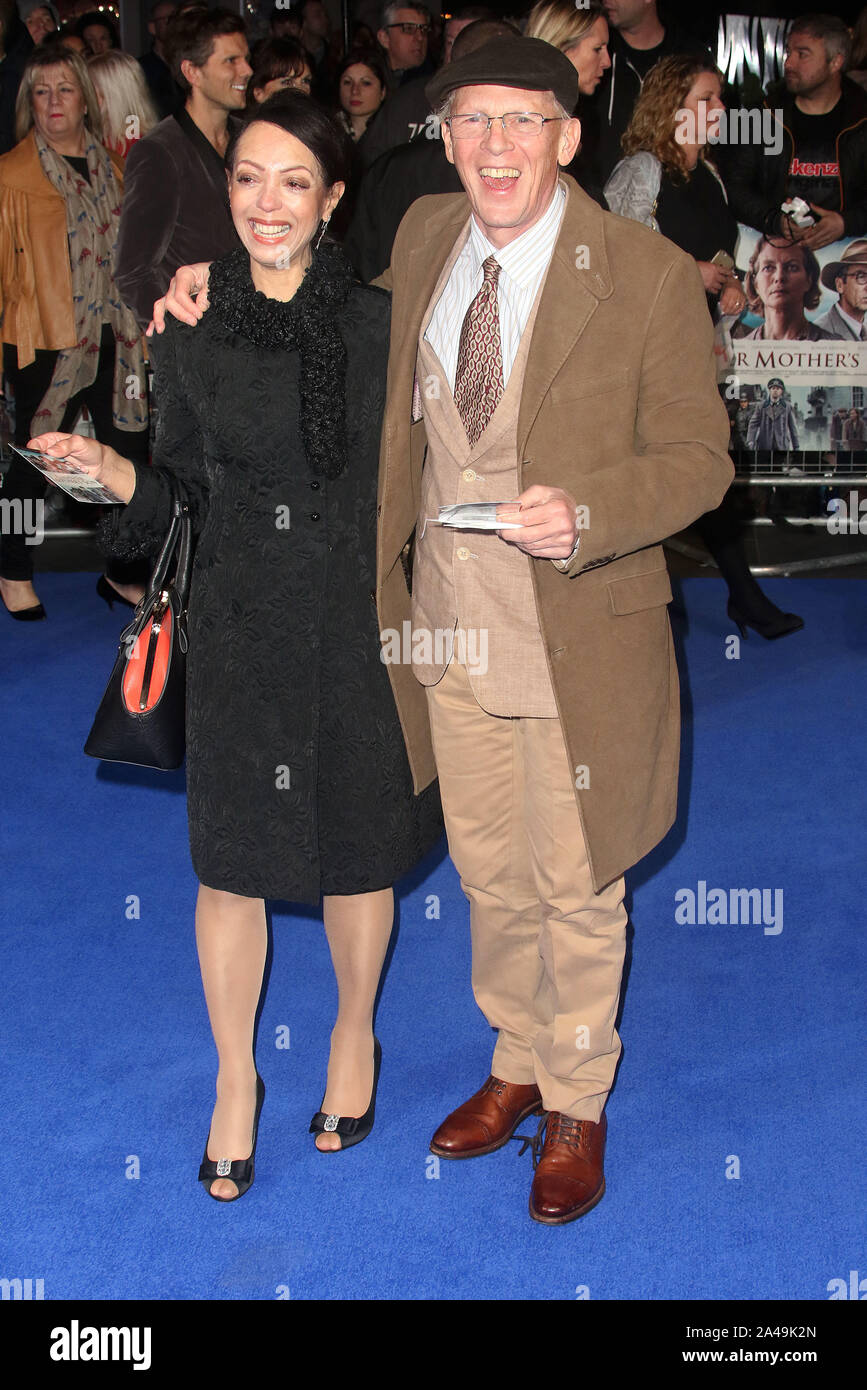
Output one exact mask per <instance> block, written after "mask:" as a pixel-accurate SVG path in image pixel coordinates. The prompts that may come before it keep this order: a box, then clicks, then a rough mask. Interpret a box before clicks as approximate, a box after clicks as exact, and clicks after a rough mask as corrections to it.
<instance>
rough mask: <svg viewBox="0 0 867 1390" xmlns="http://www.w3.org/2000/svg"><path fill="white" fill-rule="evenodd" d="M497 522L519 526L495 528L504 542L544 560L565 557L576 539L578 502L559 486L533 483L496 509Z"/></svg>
mask: <svg viewBox="0 0 867 1390" xmlns="http://www.w3.org/2000/svg"><path fill="white" fill-rule="evenodd" d="M497 519H498V520H500V521H519V522H520V529H517V528H516V529H515V530H511V529H510V530H508V531H498V532H497V535H498V536H499V537H500V539H501V540H504V541H506V542H507V544H508V545H515V546H517V547H518V549H519V550H524V551H526V553H527V554H528V555H534V556H536V557H537V558H539V559H545V560H565V559H567V557H568V556H569V555H571V554H572V551H573V550H574V549H575V542H576V540H577V538H578V505H577V503H576V501H575V499H574V497H570V495H569V493H568V492H564V491H563V489H562V488H559V487H543V486H541V485H540V484H539V483H534V484H533V486H532V487H528V488H527V489H526V490H525V491H524V492H522V493H521V495H520V497H517V498H516V499H515V501H514V502H504V503H503V504H502V506H500V507H498V508H497Z"/></svg>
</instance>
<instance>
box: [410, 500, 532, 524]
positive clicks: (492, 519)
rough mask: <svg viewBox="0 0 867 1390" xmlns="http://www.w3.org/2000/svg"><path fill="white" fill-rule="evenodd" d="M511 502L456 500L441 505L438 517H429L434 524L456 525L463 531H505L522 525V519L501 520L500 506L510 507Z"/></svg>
mask: <svg viewBox="0 0 867 1390" xmlns="http://www.w3.org/2000/svg"><path fill="white" fill-rule="evenodd" d="M512 505H513V504H512V503H511V502H456V503H454V505H453V506H451V507H440V514H439V516H438V517H429V518H428V520H429V521H431V522H432V523H433V525H434V526H454V527H455V528H456V529H457V530H461V531H505V530H513V529H514V528H515V527H520V526H521V522H520V521H499V520H498V519H497V508H498V507H510V506H512Z"/></svg>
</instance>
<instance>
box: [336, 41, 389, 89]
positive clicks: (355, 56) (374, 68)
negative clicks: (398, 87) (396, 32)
mask: <svg viewBox="0 0 867 1390" xmlns="http://www.w3.org/2000/svg"><path fill="white" fill-rule="evenodd" d="M356 63H363V64H364V66H365V67H366V68H370V71H371V72H372V73H373V74H374V76H375V77H378V78H379V81H380V85H381V86H382V90H383V91H385V90H386V88H387V87H388V76H387V74H386V71H385V61H384V59H383V57H382V49H380V50H379V52H378V53H377V52H376V50H375V49H373V48H353V49H351V50H350V52H349V53H347V55H346V57H345V58H344V59H343V61H342V63H341V64H340V67H339V68H338V69H337V76H336V77H335V79H334V81H335V84H336V87H335V90H336V92H337V99H338V102H339V100H340V79H341V78H342V76H343V74H344V73H345V72H346V69H347V68H351V67H354V66H355V64H356Z"/></svg>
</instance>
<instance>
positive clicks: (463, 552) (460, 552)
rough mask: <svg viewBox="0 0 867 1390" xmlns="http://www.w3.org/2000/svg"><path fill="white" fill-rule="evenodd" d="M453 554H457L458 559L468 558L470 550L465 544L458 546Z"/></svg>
mask: <svg viewBox="0 0 867 1390" xmlns="http://www.w3.org/2000/svg"><path fill="white" fill-rule="evenodd" d="M455 554H456V555H457V557H458V559H459V560H468V559H469V558H470V552H469V551H468V550H467V547H466V546H465V545H461V546H458V548H457V550H456V551H455Z"/></svg>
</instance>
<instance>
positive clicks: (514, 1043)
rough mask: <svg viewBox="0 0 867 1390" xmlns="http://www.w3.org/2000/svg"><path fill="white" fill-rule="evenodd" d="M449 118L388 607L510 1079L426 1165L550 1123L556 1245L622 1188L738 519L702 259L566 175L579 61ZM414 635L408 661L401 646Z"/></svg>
mask: <svg viewBox="0 0 867 1390" xmlns="http://www.w3.org/2000/svg"><path fill="white" fill-rule="evenodd" d="M428 95H429V97H430V99H431V103H432V105H434V106H436V105H439V106H440V108H441V112H442V116H443V138H444V141H445V148H446V153H447V155H448V157H449V159H450V160H451V161H452V162H453V163H454V164H455V166H456V168H457V171H458V173H459V175H460V178H461V182H462V183H463V185H464V187H465V189H466V196H463V195H460V194H457V195H453V194H446V195H442V196H436V197H426V198H421V199H419V200H418V201H417V202H416V203H415V204H414V205H413V206H412V207H411V208H410V210H409V212H408V213H407V214H406V216H405V217H404V219H403V222H402V223H401V226H400V229H399V231H398V234H397V238H396V240H395V245H394V250H393V254H392V261H391V266H390V268H389V270H388V272H386V274H385V276H383V277H382V279H381V280H380V281H379V282H378V283H380V284H382V285H384V286H385V287H387V288H390V289H391V291H392V329H391V356H390V363H389V379H388V400H387V406H386V418H385V427H384V431H383V443H382V455H381V463H380V492H379V548H378V583H377V602H378V605H379V617H380V623H381V629H382V633H383V639H384V644H385V645H384V657H385V658H386V659H387V660H388V663H389V671H390V674H391V680H392V686H393V690H394V694H395V698H396V701H397V706H398V710H399V713H400V717H401V722H402V725H403V729H404V734H405V737H406V741H407V747H408V751H409V756H410V762H411V765H412V769H413V775H414V778H415V784H416V788H417V789H418V790H420V789H421V788H422V787H424V786H425V785H426V784H427V783H428V782H430V781H431V779H432V778H433V777H434V776H436V775H438V776H439V779H440V787H441V791H442V798H443V806H444V810H445V817H446V828H447V832H448V840H449V850H450V854H451V857H452V859H453V861H454V863H455V865H456V867H457V869H458V872H459V874H460V876H461V883H462V887H463V889H464V892H465V894H466V895H467V897H468V899H469V902H470V924H471V932H472V945H473V988H474V991H475V996H476V1000H477V1002H478V1004H479V1006H480V1008H481V1009H482V1012H483V1013H484V1015H485V1017H486V1018H487V1020H488V1022H489V1023H490V1024H491V1026H492V1027H493V1028H495V1029H496V1030H497V1033H498V1036H497V1042H496V1046H495V1048H494V1057H493V1063H492V1066H491V1075H490V1077H489V1078H488V1080H487V1082H486V1083H485V1084H484V1085H483V1086H482V1088H481V1089H480V1090H479V1091H477V1092H476V1094H475V1095H473V1096H472V1097H471V1099H470V1100H468V1101H466V1102H465V1103H464V1104H462V1105H460V1106H459V1107H458V1109H457V1110H455V1111H454V1113H453V1114H451V1115H450V1116H449V1117H448V1118H447V1119H446V1120H445V1121H444V1123H443V1124H442V1125H441V1126H440V1127H439V1129H438V1130H437V1132H436V1134H435V1135H434V1139H433V1143H432V1145H431V1148H432V1152H433V1153H435V1154H437V1155H439V1156H440V1157H441V1158H451V1159H457V1158H472V1157H478V1156H481V1155H483V1154H488V1153H491V1152H493V1151H494V1150H495V1149H498V1148H500V1147H502V1145H504V1144H505V1143H506V1142H507V1141H508V1139H509V1138H510V1137H511V1136H512V1135H513V1133H514V1131H515V1129H516V1127H517V1126H518V1124H519V1123H520V1121H521V1120H522V1119H523V1118H525V1117H526V1116H527V1115H529V1114H532V1113H534V1112H536V1111H539V1110H541V1111H543V1112H545V1115H546V1118H545V1119H544V1142H543V1146H542V1150H541V1160H540V1161H539V1163H538V1166H537V1167H536V1170H535V1174H534V1178H533V1186H532V1191H531V1196H530V1214H531V1216H533V1218H534V1219H536V1220H538V1221H543V1222H545V1223H548V1224H559V1223H562V1222H566V1221H571V1220H574V1219H575V1218H576V1217H578V1216H581V1215H582V1214H583V1213H584V1212H585V1211H588V1210H589V1209H590V1208H591V1207H592V1206H594V1205H595V1204H596V1202H598V1201H599V1199H600V1198H601V1196H602V1194H603V1192H604V1188H605V1183H604V1176H603V1155H604V1143H605V1126H606V1121H605V1116H604V1113H603V1111H604V1106H605V1101H606V1098H607V1096H608V1092H609V1090H610V1088H611V1084H612V1080H613V1077H614V1071H615V1067H616V1064H617V1060H618V1057H619V1055H620V1050H621V1047H620V1040H619V1038H618V1035H617V1032H616V1030H615V1027H614V1020H615V1016H616V1013H617V1007H618V1001H619V995H620V982H621V973H622V966H623V955H624V947H625V927H626V912H625V909H624V906H623V897H624V882H623V873H624V871H625V870H626V869H628V868H629V867H630V866H631V865H632V864H634V863H635V862H636V861H637V860H639V859H640V858H641V857H642V856H643V855H645V854H647V852H648V851H649V850H651V849H652V848H653V846H654V845H655V844H656V843H657V842H658V841H659V840H660V839H661V838H662V836H663V835H664V834H665V833H666V831H667V830H668V828H669V827H670V825H671V824H672V821H673V819H674V815H675V803H676V785H677V768H678V753H679V739H680V719H679V699H678V696H679V691H678V674H677V668H676V665H675V658H674V651H673V646H672V639H671V632H670V627H669V621H668V613H667V609H666V604H667V603H668V602H669V600H670V598H671V588H670V583H669V577H668V572H667V570H666V564H665V558H664V555H663V551H662V548H661V544H660V542H661V541H662V540H663V539H664V538H665V537H666V536H669V535H671V534H672V533H673V532H676V531H678V530H680V529H681V528H682V527H685V526H687V525H689V524H690V522H692V521H693V520H694V519H695V518H696V517H697V516H699V515H701V514H702V513H703V512H706V511H709V510H710V509H712V508H713V507H715V506H717V505H718V504H719V502H720V500H721V498H722V496H723V494H724V492H725V491H726V489H727V487H728V485H729V483H730V481H731V478H732V471H733V470H732V466H731V463H730V461H729V458H728V454H727V452H726V450H727V442H728V421H727V416H726V411H725V408H724V406H723V404H722V402H721V400H720V398H719V395H718V392H717V389H716V385H715V370H714V366H713V349H712V332H711V326H710V320H709V319H708V315H707V309H706V306H705V301H704V292H703V290H702V286H701V281H700V278H699V276H698V273H697V271H696V269H695V265H694V262H693V261H692V259H691V258H690V257H688V256H686V255H685V254H684V253H683V252H681V251H679V250H678V249H677V248H676V247H675V246H674V245H673V244H672V243H671V242H670V241H668V240H666V238H664V237H660V236H658V235H654V234H653V233H651V232H648V231H647V230H646V228H644V227H641V226H639V225H638V224H636V223H634V222H630V221H626V220H625V219H622V218H619V217H615V216H613V215H611V214H609V213H605V212H602V211H601V210H600V208H599V207H598V206H597V204H596V203H595V202H593V201H592V200H591V199H590V198H589V197H587V196H586V195H585V194H584V193H583V192H582V191H581V189H580V188H579V187H578V185H577V184H576V183H575V182H574V181H573V180H572V179H571V178H569V177H568V176H566V175H564V174H563V173H562V169H561V166H564V165H566V164H568V163H569V161H570V160H571V159H572V157H573V155H574V153H575V150H576V148H577V145H578V141H579V137H580V125H579V122H578V121H577V120H576V119H572V118H570V117H569V114H568V113H569V112H571V111H572V110H574V107H575V101H576V100H577V76H576V73H575V69H574V68H573V67H572V65H571V64H570V63H569V61H568V59H566V58H565V57H564V56H563V55H562V54H561V53H560V52H559V51H558V50H556V49H554V48H553V47H551V46H550V45H548V44H544V43H541V42H540V41H539V40H536V39H523V38H520V39H519V38H511V37H508V38H500V39H495V40H492V41H491V42H489V43H488V44H486V45H485V46H484V47H483V48H481V49H479V50H478V51H477V52H475V53H471V54H469V55H467V56H466V57H464V58H462V59H460V60H459V61H457V62H455V63H453V64H451V65H449V67H448V68H446V69H443V70H442V72H441V73H440V74H438V75H437V77H436V78H434V79H432V81H431V83H430V84H429V85H428ZM502 117H505V119H501V118H502ZM541 117H544V118H545V119H544V121H541V119H540V118H541ZM514 499H517V502H518V504H519V508H520V509H518V508H517V507H513V508H511V509H508V508H503V507H501V508H500V509H499V510H498V512H497V516H498V518H499V519H501V520H503V521H506V520H508V521H510V522H512V523H515V522H516V521H518V520H519V519H520V523H521V524H520V525H519V526H517V527H515V526H514V525H513V526H512V528H510V529H502V530H500V531H499V532H497V531H487V532H486V531H483V530H478V529H471V530H466V531H455V530H452V529H451V528H448V527H445V526H438V525H436V524H435V521H432V520H431V519H435V518H436V517H437V515H438V509H439V508H440V507H441V506H449V505H453V504H455V503H464V502H489V503H490V502H497V503H501V502H504V501H513V500H514ZM409 558H411V560H412V565H411V568H410V565H409V563H408V559H409ZM407 622H409V623H411V625H412V627H411V632H412V647H411V653H412V659H411V660H410V661H408V660H407V659H406V657H407V643H405V642H404V643H402V644H400V645H398V644H396V643H394V642H393V641H392V638H393V635H394V634H396V633H401V632H402V631H409V630H410V629H405V628H404V624H406V623H407ZM444 634H445V635H446V640H444V638H443V635H444ZM398 651H399V652H400V656H399V657H398V658H397V659H392V658H391V657H390V655H389V653H395V652H398ZM542 1130H543V1126H541V1125H540V1135H541V1133H542Z"/></svg>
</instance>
